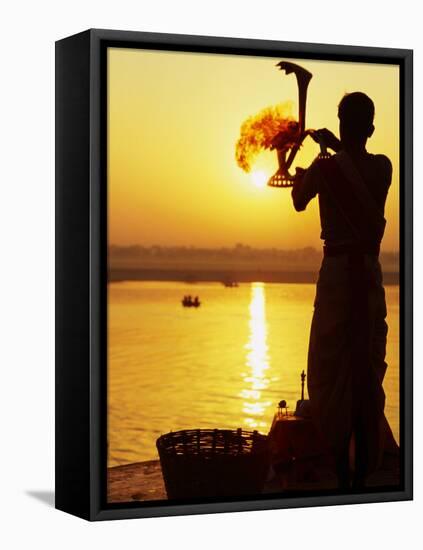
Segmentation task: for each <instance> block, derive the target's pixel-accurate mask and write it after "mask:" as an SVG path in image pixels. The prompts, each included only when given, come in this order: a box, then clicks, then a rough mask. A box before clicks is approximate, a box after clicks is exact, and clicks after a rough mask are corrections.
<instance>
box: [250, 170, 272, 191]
mask: <svg viewBox="0 0 423 550" xmlns="http://www.w3.org/2000/svg"><path fill="white" fill-rule="evenodd" d="M251 179H252V181H253V184H254V185H255V186H256V187H261V188H263V187H266V182H267V179H268V178H267V174H266V173H265V172H263V170H254V171H253V172H251Z"/></svg>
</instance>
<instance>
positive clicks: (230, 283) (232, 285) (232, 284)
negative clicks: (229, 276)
mask: <svg viewBox="0 0 423 550" xmlns="http://www.w3.org/2000/svg"><path fill="white" fill-rule="evenodd" d="M222 282H223V286H226V287H227V288H236V287H237V286H239V285H238V283H237V282H236V281H222Z"/></svg>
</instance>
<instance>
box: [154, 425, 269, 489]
mask: <svg viewBox="0 0 423 550" xmlns="http://www.w3.org/2000/svg"><path fill="white" fill-rule="evenodd" d="M156 444H157V450H158V452H159V457H160V464H161V467H162V472H163V479H164V482H165V486H166V492H167V495H168V498H169V499H177V498H206V497H216V496H217V497H222V496H230V497H234V496H240V495H251V496H253V495H256V494H259V493H261V492H262V490H263V487H264V483H265V480H266V476H267V473H268V469H269V465H270V451H269V445H268V438H267V436H266V435H263V434H260V433H258V432H257V431H253V432H250V431H243V430H241V428H238V429H237V430H217V429H214V430H206V429H201V430H200V429H197V430H181V431H178V432H170V433H168V434H165V435H162V436H161V437H159V438H158V440H157V443H156Z"/></svg>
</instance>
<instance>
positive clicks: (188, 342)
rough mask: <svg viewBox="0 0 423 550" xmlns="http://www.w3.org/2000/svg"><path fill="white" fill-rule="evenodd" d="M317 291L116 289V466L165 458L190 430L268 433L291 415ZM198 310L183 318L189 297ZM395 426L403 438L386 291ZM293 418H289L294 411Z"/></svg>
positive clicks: (204, 286) (112, 362)
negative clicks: (164, 448) (168, 444)
mask: <svg viewBox="0 0 423 550" xmlns="http://www.w3.org/2000/svg"><path fill="white" fill-rule="evenodd" d="M314 293H315V286H314V285H311V284H310V285H309V284H275V283H272V284H268V283H245V284H240V285H239V287H236V288H226V287H224V286H223V285H222V284H220V283H197V284H188V283H178V282H144V281H142V282H138V281H137V282H135V281H134V282H119V283H111V284H110V285H109V330H108V339H109V351H108V444H109V457H108V465H109V466H115V465H118V464H128V463H131V462H137V461H142V460H151V459H155V458H157V451H156V446H155V441H156V439H157V438H158V437H159V436H160V435H161V434H163V433H166V432H169V431H170V430H173V431H176V430H179V429H184V428H238V427H242V428H244V429H257V430H259V431H261V432H263V433H267V432H268V430H269V428H270V424H271V421H272V418H273V415H274V412H275V410H276V406H277V403H278V402H279V401H280V400H281V399H285V400H286V401H287V402H288V405H289V407H290V409H291V410H294V409H295V403H296V401H297V399H299V398H300V373H301V371H302V369H306V365H307V347H308V336H309V330H310V322H311V317H312V313H313V300H314ZM186 294H190V295H192V296H196V295H198V296H199V297H200V300H201V306H200V307H199V308H197V309H196V308H183V307H182V305H181V299H182V297H183V296H184V295H186ZM386 300H387V306H388V324H389V334H388V345H387V362H388V371H387V374H386V377H385V382H384V389H385V393H386V409H385V412H386V416H387V418H388V421H389V423H390V425H391V427H392V430H393V433H394V436H395V438H396V440H397V441H398V436H399V433H398V431H399V288H398V286H387V287H386ZM288 410H289V409H288Z"/></svg>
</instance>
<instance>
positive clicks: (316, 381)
mask: <svg viewBox="0 0 423 550" xmlns="http://www.w3.org/2000/svg"><path fill="white" fill-rule="evenodd" d="M338 117H339V131H340V138H341V139H340V141H339V140H338V139H337V138H336V137H335V136H334V135H333V134H332V133H331V132H330V131H329V130H326V129H324V130H320V131H318V132H316V135H315V139H316V140H319V141H320V140H323V141H324V142H325V144H326V145H327V146H328V147H330V148H331V149H333V150H334V151H335V152H336V154H335V155H333V156H332V157H330V158H319V159H317V160H316V161H315V162H314V163H313V164H312V165H311V166H310V168H309V169H308V170H307V171H306V172H305V173H303V174H302V175H301V176H299V177H298V179H297V181H296V182H295V183H294V187H293V190H292V198H293V202H294V207H295V209H296V210H297V211H301V210H304V209H305V208H306V206H307V204H308V203H309V201H310V200H311V199H312V198H313V197H315V196H316V195H318V197H319V208H320V219H321V228H322V232H321V238H322V239H323V240H324V247H323V250H324V258H323V262H322V266H321V269H320V273H319V279H318V282H317V288H316V298H315V303H314V315H313V320H312V325H311V331H310V343H309V354H308V377H307V379H308V392H309V397H310V405H311V409H312V413H313V418H314V420H315V421H316V423H317V425H318V427H319V428H320V431H321V433H322V435H323V436H324V438H325V439H326V441H327V443H328V445H329V447H330V449H331V451H332V452H333V454H334V456H335V459H336V466H337V475H338V482H339V486H340V487H342V488H347V487H349V486H350V475H351V473H350V464H349V454H350V453H349V451H350V449H351V450H354V461H353V462H354V463H353V465H352V467H353V469H354V476H353V487H363V486H364V484H365V479H366V477H367V475H368V474H369V473H370V472H372V471H373V470H375V469H376V468H377V465H378V463H379V461H380V458H381V454H382V452H383V444H384V443H383V438H384V433H385V431H386V419H385V416H384V406H385V394H384V391H383V388H382V381H383V378H384V375H385V371H386V366H387V365H386V363H385V350H386V336H387V324H386V322H385V317H386V304H385V293H384V289H383V286H382V272H381V267H380V264H379V260H378V255H379V249H380V243H381V240H382V237H383V233H384V229H385V219H384V207H385V201H386V197H387V193H388V188H389V186H390V183H391V175H392V167H391V163H390V161H389V159H388V158H387V157H386V156H384V155H372V154H370V153H368V152H367V151H366V142H367V139H368V138H370V137H371V136H372V134H373V131H374V126H373V118H374V104H373V102H372V100H371V99H370V98H369V97H368V96H366V95H365V94H363V93H361V92H355V93H352V94H348V95H346V96H344V97H343V99H342V100H341V102H340V104H339V107H338Z"/></svg>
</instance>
